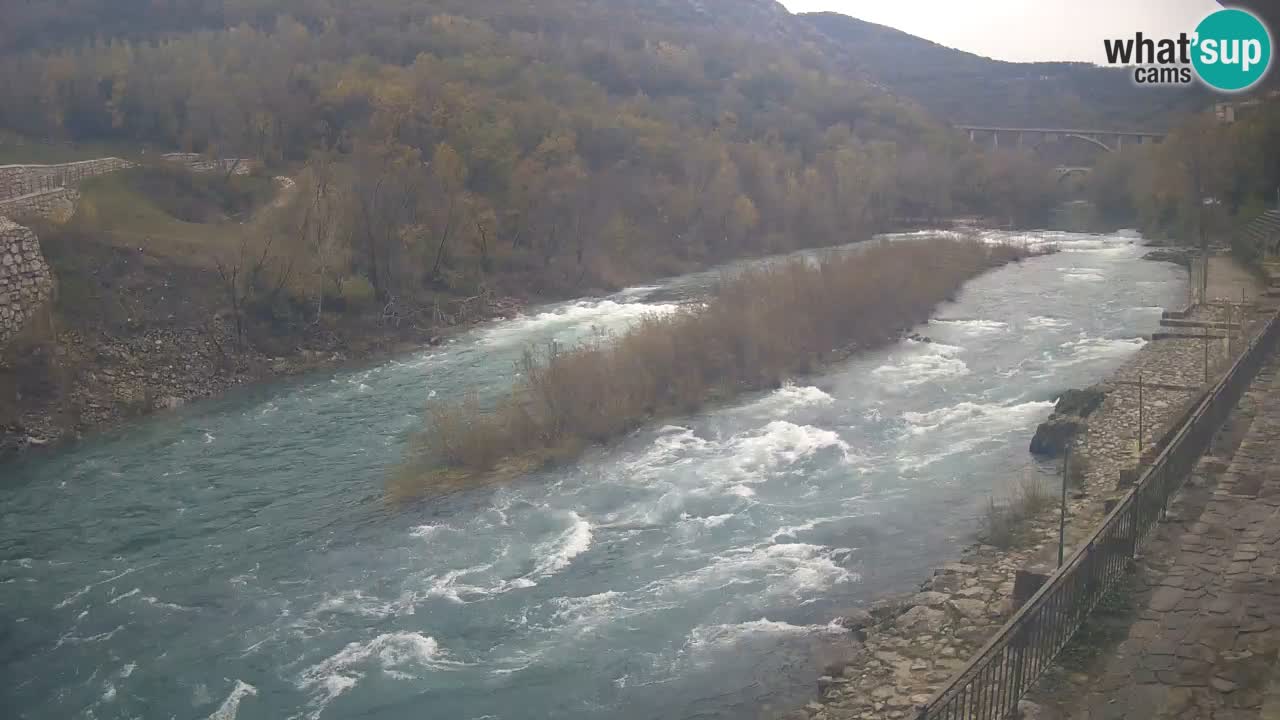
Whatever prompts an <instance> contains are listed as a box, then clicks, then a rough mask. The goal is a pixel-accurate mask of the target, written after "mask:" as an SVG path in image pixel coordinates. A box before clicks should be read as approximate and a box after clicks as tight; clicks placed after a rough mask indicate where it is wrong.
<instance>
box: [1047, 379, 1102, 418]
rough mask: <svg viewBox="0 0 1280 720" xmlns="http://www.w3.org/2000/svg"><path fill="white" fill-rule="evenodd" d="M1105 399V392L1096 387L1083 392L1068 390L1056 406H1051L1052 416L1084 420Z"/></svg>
mask: <svg viewBox="0 0 1280 720" xmlns="http://www.w3.org/2000/svg"><path fill="white" fill-rule="evenodd" d="M1106 399H1107V393H1106V391H1104V390H1103V389H1102V388H1099V387H1097V386H1094V387H1088V388H1085V389H1083V390H1068V391H1066V392H1064V393H1062V396H1061V397H1059V398H1058V402H1057V404H1055V405H1054V406H1053V414H1054V415H1073V416H1075V417H1078V418H1086V417H1089V415H1090V414H1091V413H1092V412H1093V411H1094V410H1097V409H1098V408H1099V407H1101V406H1102V401H1103V400H1106Z"/></svg>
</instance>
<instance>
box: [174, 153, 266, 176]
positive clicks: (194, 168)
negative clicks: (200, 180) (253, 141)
mask: <svg viewBox="0 0 1280 720" xmlns="http://www.w3.org/2000/svg"><path fill="white" fill-rule="evenodd" d="M160 157H162V158H164V160H165V161H167V162H171V163H176V164H179V165H185V166H186V168H187V169H188V170H190V171H191V172H193V173H210V172H228V171H230V172H231V174H232V175H248V174H249V173H251V172H253V171H254V170H255V169H257V168H258V166H259V165H261V163H259V162H258V161H257V160H251V159H249V158H219V159H216V160H214V159H210V158H207V157H205V156H204V155H200V154H199V153H167V154H165V155H161V156H160Z"/></svg>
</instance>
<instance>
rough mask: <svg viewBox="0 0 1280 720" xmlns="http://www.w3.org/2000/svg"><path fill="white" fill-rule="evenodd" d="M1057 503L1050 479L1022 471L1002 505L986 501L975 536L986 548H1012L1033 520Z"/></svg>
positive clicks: (994, 499)
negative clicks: (987, 545)
mask: <svg viewBox="0 0 1280 720" xmlns="http://www.w3.org/2000/svg"><path fill="white" fill-rule="evenodd" d="M1059 501H1060V498H1059V496H1058V494H1057V493H1056V492H1055V488H1054V486H1053V485H1052V483H1051V482H1050V480H1049V479H1047V478H1045V477H1042V476H1040V475H1038V474H1036V473H1033V472H1031V470H1030V469H1027V470H1024V471H1023V474H1022V477H1021V478H1019V480H1018V482H1017V484H1015V485H1014V487H1013V488H1012V489H1011V490H1010V491H1009V494H1008V497H1007V498H1006V500H1005V501H1004V502H1000V501H998V500H997V499H996V498H995V497H994V496H993V497H990V498H987V505H986V507H985V508H984V510H983V514H982V518H981V521H980V525H981V527H980V529H979V531H978V535H979V537H980V538H981V539H982V540H983V542H986V543H987V544H989V545H995V546H996V547H1001V548H1008V547H1012V546H1013V545H1015V544H1017V543H1018V542H1020V541H1021V540H1022V539H1023V538H1024V537H1025V535H1026V531H1027V529H1028V525H1029V524H1030V522H1031V521H1032V520H1034V519H1036V518H1037V517H1039V516H1040V515H1042V514H1044V513H1045V512H1047V511H1048V510H1049V509H1051V508H1055V507H1057V506H1058V503H1059Z"/></svg>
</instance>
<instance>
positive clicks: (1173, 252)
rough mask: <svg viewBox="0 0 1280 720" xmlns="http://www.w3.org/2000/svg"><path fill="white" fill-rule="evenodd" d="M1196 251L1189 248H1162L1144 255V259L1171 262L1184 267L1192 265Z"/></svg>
mask: <svg viewBox="0 0 1280 720" xmlns="http://www.w3.org/2000/svg"><path fill="white" fill-rule="evenodd" d="M1194 252H1195V251H1194V250H1191V249H1189V248H1161V249H1159V250H1152V251H1151V252H1149V253H1147V254H1146V255H1143V256H1142V259H1143V260H1152V261H1154V262H1171V263H1175V264H1177V265H1181V266H1183V267H1191V258H1192V256H1193V254H1194Z"/></svg>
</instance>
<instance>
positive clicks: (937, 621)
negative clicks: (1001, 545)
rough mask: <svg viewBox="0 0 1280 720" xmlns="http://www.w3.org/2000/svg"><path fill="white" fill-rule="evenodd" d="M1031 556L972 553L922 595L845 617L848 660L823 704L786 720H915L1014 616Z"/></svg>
mask: <svg viewBox="0 0 1280 720" xmlns="http://www.w3.org/2000/svg"><path fill="white" fill-rule="evenodd" d="M1052 531H1053V527H1052V526H1051V524H1045V525H1044V526H1043V528H1038V529H1037V530H1036V532H1039V533H1044V532H1050V533H1051V532H1052ZM1033 554H1034V551H1033V550H1023V551H1016V552H1008V553H1004V552H1001V551H1000V550H998V549H996V548H994V547H992V546H989V545H981V546H975V547H974V548H970V550H969V551H967V552H966V553H965V555H964V557H963V558H962V561H961V562H955V563H949V564H947V565H944V566H942V567H941V568H938V569H937V570H935V571H934V575H933V577H932V578H930V579H929V580H928V581H926V582H925V583H923V584H922V585H921V587H920V592H918V593H915V594H914V595H910V596H907V597H903V598H899V599H893V600H887V601H883V602H881V603H878V604H876V605H874V606H872V607H871V608H870V609H869V610H866V611H862V610H856V611H849V612H847V613H845V614H844V617H842V618H840V619H838V620H837V622H839V623H840V624H842V625H844V626H845V627H847V628H849V631H850V636H851V637H850V649H849V651H848V655H847V656H846V657H844V658H841V659H840V660H838V661H836V662H833V663H829V664H828V665H827V667H826V668H825V670H824V673H825V674H824V675H823V676H822V677H821V678H819V679H818V692H819V696H820V701H819V702H813V703H810V704H809V705H807V706H806V707H804V708H803V709H800V710H797V711H794V712H792V713H790V714H788V715H787V716H785V717H786V720H809V719H810V718H812V719H814V720H855V719H857V720H862V719H863V718H866V719H870V718H877V719H880V718H890V719H891V720H897V719H899V718H914V717H915V716H916V708H917V707H918V706H920V705H923V704H924V703H926V702H928V700H929V698H930V696H931V695H932V694H933V693H934V692H935V691H937V690H938V689H939V688H941V687H942V686H943V685H944V684H945V683H946V682H947V681H948V680H949V679H950V678H951V676H952V675H953V674H954V673H955V672H956V671H957V670H959V669H960V668H962V667H964V665H965V663H966V662H967V661H968V660H969V657H970V656H971V655H972V654H973V653H974V652H976V651H977V650H978V648H979V647H980V646H981V645H982V644H983V643H984V642H985V641H986V639H987V638H988V637H990V636H991V634H992V633H994V632H995V631H996V629H997V628H999V627H1000V625H1001V624H1002V623H1003V622H1004V621H1005V620H1006V619H1008V617H1009V615H1010V614H1012V612H1013V610H1014V608H1013V604H1012V602H1011V600H1010V599H1009V598H1010V597H1011V596H1012V593H1013V585H1014V577H1015V575H1016V574H1017V571H1018V568H1020V567H1021V566H1022V565H1023V564H1024V563H1026V562H1027V561H1029V560H1030V558H1031V557H1032V555H1033Z"/></svg>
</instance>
